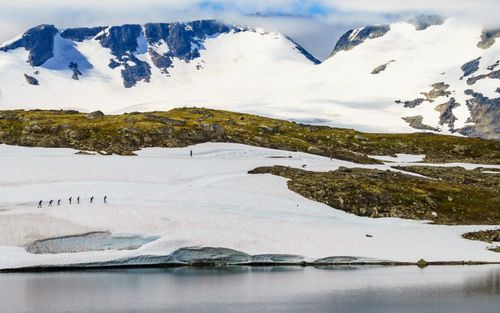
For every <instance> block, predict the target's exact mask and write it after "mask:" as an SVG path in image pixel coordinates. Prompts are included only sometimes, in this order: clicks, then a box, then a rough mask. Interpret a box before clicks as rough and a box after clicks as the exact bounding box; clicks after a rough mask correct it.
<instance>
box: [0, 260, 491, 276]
mask: <svg viewBox="0 0 500 313" xmlns="http://www.w3.org/2000/svg"><path fill="white" fill-rule="evenodd" d="M474 265H476V266H477V265H500V261H498V262H496V261H495V262H489V261H430V262H426V261H424V262H421V261H419V262H396V261H394V262H393V261H383V262H317V263H316V262H297V263H293V262H288V263H273V262H251V263H224V262H193V263H163V264H158V263H157V264H117V265H85V264H83V265H48V266H29V267H20V268H6V269H0V274H3V273H49V272H84V271H92V270H126V269H145V268H150V269H155V268H156V269H161V268H181V267H182V268H231V267H249V268H253V267H302V268H306V267H328V266H331V267H334V266H339V267H344V266H345V267H348V266H363V267H370V266H387V267H395V266H417V267H420V268H425V267H428V266H474Z"/></svg>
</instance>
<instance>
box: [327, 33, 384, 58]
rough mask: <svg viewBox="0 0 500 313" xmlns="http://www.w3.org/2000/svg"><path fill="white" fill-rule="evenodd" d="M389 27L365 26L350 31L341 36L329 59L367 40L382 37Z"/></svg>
mask: <svg viewBox="0 0 500 313" xmlns="http://www.w3.org/2000/svg"><path fill="white" fill-rule="evenodd" d="M390 29H391V27H390V26H389V25H379V26H367V27H363V28H359V29H352V30H350V31H348V32H347V33H345V34H344V35H342V37H340V39H339V41H338V42H337V44H336V45H335V48H334V49H333V51H332V53H331V54H330V57H331V56H333V55H335V54H336V53H337V52H339V51H348V50H351V49H353V48H354V47H356V46H358V45H360V44H362V43H363V42H364V41H365V40H367V39H374V38H379V37H382V36H384V35H385V34H386V33H387V32H388V31H389V30H390Z"/></svg>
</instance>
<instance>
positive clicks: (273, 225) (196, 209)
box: [0, 143, 500, 269]
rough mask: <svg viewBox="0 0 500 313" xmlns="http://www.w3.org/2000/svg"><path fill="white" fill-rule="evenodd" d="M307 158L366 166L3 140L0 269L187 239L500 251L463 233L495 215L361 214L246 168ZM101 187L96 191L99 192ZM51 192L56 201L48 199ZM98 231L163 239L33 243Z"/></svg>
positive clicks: (424, 254) (347, 252)
mask: <svg viewBox="0 0 500 313" xmlns="http://www.w3.org/2000/svg"><path fill="white" fill-rule="evenodd" d="M191 150H192V151H193V153H194V156H193V157H192V158H190V157H189V152H190V151H191ZM277 156H282V157H286V158H276V157H277ZM288 156H291V158H288ZM420 159H421V156H409V155H400V156H399V157H398V158H395V159H394V158H393V159H390V160H391V161H392V162H395V163H387V164H384V165H370V166H365V167H370V168H379V169H389V166H390V165H395V164H396V165H397V164H400V163H404V162H415V161H418V160H420ZM303 164H306V165H307V169H308V170H314V171H328V170H334V169H336V168H337V167H339V166H347V167H355V166H356V167H362V166H361V165H357V164H354V163H349V162H345V161H339V160H330V159H329V158H324V157H320V156H315V155H310V154H305V153H297V152H287V151H279V150H271V149H263V148H256V147H250V146H245V145H238V144H223V143H206V144H201V145H196V146H191V147H187V148H172V149H165V148H151V149H145V150H143V151H140V152H139V155H138V156H137V157H123V156H100V155H91V156H88V155H77V154H75V151H74V150H71V149H44V148H24V147H13V146H6V145H0V172H1V173H2V175H1V176H0V269H6V268H19V267H28V266H38V265H71V264H79V263H92V262H95V263H101V262H107V261H113V260H119V259H123V258H131V257H136V256H151V255H153V256H154V255H156V256H166V255H169V254H170V253H172V252H173V251H175V250H177V249H179V248H183V247H223V248H230V249H234V250H238V251H241V252H245V253H248V254H251V255H257V254H295V255H300V256H304V257H305V258H306V259H307V260H314V259H318V258H323V257H330V256H360V257H367V258H375V259H383V260H393V261H412V262H415V261H417V260H419V259H421V258H424V259H425V260H427V261H443V260H444V261H459V260H475V261H497V262H499V261H500V256H499V254H498V253H494V252H491V251H488V250H487V247H488V246H489V245H488V244H487V243H483V242H479V241H469V240H464V239H462V238H461V236H460V235H461V234H462V233H465V232H469V231H477V230H483V229H492V228H495V227H494V226H443V225H428V224H425V223H424V222H417V221H410V220H402V219H397V218H384V219H370V218H366V217H358V216H355V215H352V214H347V213H345V212H342V211H340V210H336V209H333V208H331V207H329V206H326V205H324V204H321V203H317V202H314V201H310V200H307V199H305V198H303V197H301V196H300V195H298V194H296V193H294V192H292V191H290V190H288V188H287V185H286V180H285V179H283V178H280V177H276V176H272V175H249V174H247V171H249V170H252V169H254V168H256V167H259V166H270V165H285V166H292V167H297V168H299V167H302V165H303ZM405 164H411V163H405ZM467 166H468V167H473V166H478V165H471V164H468V165H467ZM486 167H488V166H486ZM489 167H496V168H500V167H499V166H489ZM492 175H493V174H492ZM104 195H107V196H108V198H109V203H107V204H104V203H103V197H104ZM70 196H72V197H73V199H75V198H76V197H77V196H80V197H81V199H82V201H81V203H80V204H72V205H69V204H68V202H67V199H68V198H69V197H70ZM90 196H95V198H96V200H95V202H94V203H93V204H90V203H89V198H90ZM41 199H43V200H44V202H45V205H44V207H43V208H41V209H40V208H37V203H38V201H39V200H41ZM50 199H54V200H57V199H62V202H63V204H62V205H61V206H53V207H47V206H46V203H47V201H48V200H50ZM73 201H75V200H73ZM95 231H109V232H111V233H112V234H113V235H116V236H124V235H125V236H131V235H137V236H142V237H154V236H158V237H159V239H157V240H154V241H152V242H150V243H147V244H145V245H144V246H142V247H141V248H139V249H135V250H120V251H114V250H107V251H88V252H79V253H60V254H31V253H28V252H27V251H26V249H25V248H26V247H27V246H28V245H30V244H31V243H33V242H34V241H36V240H41V239H48V238H54V237H60V236H69V235H79V234H86V233H89V232H95ZM366 235H371V236H372V237H367V236H366Z"/></svg>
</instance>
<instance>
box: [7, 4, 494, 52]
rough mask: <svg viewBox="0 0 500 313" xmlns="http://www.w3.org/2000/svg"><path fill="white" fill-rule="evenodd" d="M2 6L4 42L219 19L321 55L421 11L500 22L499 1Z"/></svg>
mask: <svg viewBox="0 0 500 313" xmlns="http://www.w3.org/2000/svg"><path fill="white" fill-rule="evenodd" d="M0 7H1V8H2V10H1V11H0V42H3V41H6V40H8V39H10V38H12V37H14V36H15V35H18V34H20V33H22V32H24V31H25V30H27V29H28V28H30V27H33V26H35V25H38V24H55V25H57V26H58V27H60V28H66V27H77V26H95V25H116V24H125V23H146V22H172V21H186V20H193V19H204V18H217V19H222V20H225V21H228V22H233V23H238V24H245V25H249V26H262V27H264V28H266V29H268V30H276V31H280V32H283V33H285V34H286V35H288V36H290V37H292V38H293V39H294V40H296V41H297V42H298V43H299V44H301V45H303V46H304V47H305V48H306V49H308V50H309V51H310V52H311V53H312V54H313V55H315V56H316V57H318V58H320V59H322V58H324V57H325V56H326V55H328V53H329V52H330V51H331V50H332V49H333V46H334V45H335V42H336V40H337V38H338V37H339V36H340V35H342V33H344V32H345V31H347V30H349V29H351V28H354V27H360V26H364V25H370V24H379V23H388V22H394V21H397V20H403V19H407V18H409V17H410V16H414V15H416V14H422V13H438V14H441V15H445V16H458V17H460V18H462V19H464V20H473V21H476V22H481V23H483V25H485V26H488V27H499V26H500V21H499V19H498V18H497V16H496V13H497V12H500V1H499V0H412V1H409V0H302V1H299V0H238V1H234V0H140V1H139V0H133V1H130V0H72V1H67V0H44V1H40V0H22V1H12V0H0ZM257 13H258V14H257Z"/></svg>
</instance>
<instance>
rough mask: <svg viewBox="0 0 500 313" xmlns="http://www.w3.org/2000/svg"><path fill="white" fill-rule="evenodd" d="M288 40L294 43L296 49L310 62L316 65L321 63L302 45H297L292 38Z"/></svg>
mask: <svg viewBox="0 0 500 313" xmlns="http://www.w3.org/2000/svg"><path fill="white" fill-rule="evenodd" d="M286 38H287V39H288V40H290V41H291V42H293V43H294V44H295V49H296V50H297V51H299V52H300V53H301V54H302V55H304V56H305V57H306V58H307V59H309V61H311V62H313V63H314V64H320V63H321V61H320V60H318V59H316V58H315V57H314V56H313V55H312V54H310V53H309V52H308V51H307V50H306V49H304V48H303V47H302V46H301V45H299V44H298V43H296V42H295V41H294V40H293V39H292V38H290V37H288V36H287V37H286Z"/></svg>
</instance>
